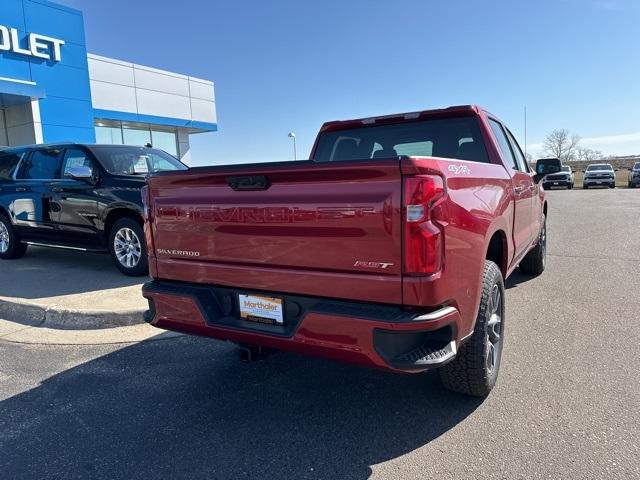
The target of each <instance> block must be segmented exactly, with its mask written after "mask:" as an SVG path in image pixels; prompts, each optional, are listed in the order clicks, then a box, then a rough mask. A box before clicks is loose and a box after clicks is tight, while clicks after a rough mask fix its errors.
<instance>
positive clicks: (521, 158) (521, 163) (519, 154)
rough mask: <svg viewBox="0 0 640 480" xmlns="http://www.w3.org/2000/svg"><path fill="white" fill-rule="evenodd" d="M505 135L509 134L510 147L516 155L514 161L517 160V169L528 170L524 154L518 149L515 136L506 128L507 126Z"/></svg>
mask: <svg viewBox="0 0 640 480" xmlns="http://www.w3.org/2000/svg"><path fill="white" fill-rule="evenodd" d="M507 135H508V136H509V142H510V143H511V149H512V150H513V153H515V155H516V162H518V170H522V171H523V172H530V170H529V164H528V163H527V159H526V158H524V154H523V153H522V150H521V149H520V145H518V142H517V141H516V137H514V136H513V134H512V133H511V132H510V131H509V129H508V128H507Z"/></svg>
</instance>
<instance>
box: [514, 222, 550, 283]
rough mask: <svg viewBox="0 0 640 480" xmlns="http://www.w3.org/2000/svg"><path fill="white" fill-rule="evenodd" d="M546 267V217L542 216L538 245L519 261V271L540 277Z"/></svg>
mask: <svg viewBox="0 0 640 480" xmlns="http://www.w3.org/2000/svg"><path fill="white" fill-rule="evenodd" d="M546 265H547V217H545V216H544V215H543V216H542V228H541V229H540V233H539V234H538V244H537V245H536V246H535V247H534V248H533V249H532V250H531V251H530V252H529V253H527V254H526V255H525V257H524V258H523V259H522V260H521V261H520V271H521V272H523V273H528V274H530V275H540V274H541V273H542V272H544V268H545V266H546Z"/></svg>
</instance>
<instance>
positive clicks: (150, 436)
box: [0, 337, 482, 479]
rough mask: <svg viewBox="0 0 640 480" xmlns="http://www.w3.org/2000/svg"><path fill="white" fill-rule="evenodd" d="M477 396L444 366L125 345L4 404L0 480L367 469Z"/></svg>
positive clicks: (464, 411) (332, 474) (460, 415)
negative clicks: (372, 365)
mask: <svg viewBox="0 0 640 480" xmlns="http://www.w3.org/2000/svg"><path fill="white" fill-rule="evenodd" d="M481 403H482V401H481V400H480V399H474V398H469V397H464V396H459V395H455V394H452V393H449V392H447V391H445V390H443V389H442V387H441V386H440V385H439V382H438V379H437V375H434V374H433V373H430V374H425V375H393V374H387V373H384V372H380V371H375V370H369V369H362V368H357V367H352V366H348V365H342V364H336V363H332V362H328V361H324V360H320V359H309V358H305V357H300V356H296V355H292V354H287V353H277V354H275V355H273V356H270V357H268V358H267V359H265V360H261V361H257V362H252V363H248V364H246V363H242V362H241V361H240V360H239V358H238V355H237V354H236V351H235V348H233V347H232V346H230V345H227V344H223V343H220V342H214V341H210V340H207V339H202V338H195V337H180V338H175V339H172V340H165V341H150V342H143V343H140V344H136V345H133V346H128V347H125V348H122V349H120V350H117V351H115V352H112V353H108V354H106V355H104V356H101V357H98V358H95V359H94V360H91V361H89V362H87V363H84V364H81V365H79V366H76V367H73V368H71V369H69V370H66V371H63V372H61V373H58V374H56V375H54V376H52V377H50V378H48V379H46V380H44V381H42V383H41V384H40V385H39V386H37V387H35V388H33V389H32V390H29V391H26V392H24V393H20V394H17V395H15V396H13V397H11V398H8V399H6V400H4V401H2V402H0V452H2V454H1V455H0V471H2V472H4V474H5V475H7V477H6V478H114V479H116V478H171V479H178V478H189V479H195V478H223V479H230V478H261V479H267V478H279V479H285V478H340V479H350V478H357V479H361V478H367V477H369V476H370V474H371V472H372V470H371V467H372V466H373V465H375V464H378V463H380V462H385V461H388V460H391V459H394V458H397V457H399V456H402V455H404V454H407V453H409V452H411V451H413V450H415V449H417V448H420V447H422V446H424V445H425V444H427V443H429V442H431V441H432V440H434V439H436V438H438V437H439V436H440V435H442V434H443V433H445V432H447V431H448V430H450V429H451V428H453V427H454V426H455V425H457V424H458V423H459V422H461V421H463V420H464V419H465V418H467V417H468V416H469V415H470V414H472V413H473V412H474V410H475V409H476V408H478V406H479V405H480V404H481Z"/></svg>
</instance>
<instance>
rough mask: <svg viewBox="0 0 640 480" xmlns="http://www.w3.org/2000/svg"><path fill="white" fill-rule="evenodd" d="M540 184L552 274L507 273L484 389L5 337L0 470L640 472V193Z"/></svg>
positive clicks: (198, 350) (279, 357)
mask: <svg viewBox="0 0 640 480" xmlns="http://www.w3.org/2000/svg"><path fill="white" fill-rule="evenodd" d="M548 198H549V202H550V212H549V242H550V245H549V258H548V267H547V271H546V272H545V273H544V274H543V275H542V276H541V277H538V278H528V277H525V276H523V275H521V274H519V273H517V272H516V273H515V274H514V275H513V276H512V277H511V278H510V279H509V280H508V282H507V286H508V291H507V320H506V321H507V324H506V328H507V331H506V342H507V343H506V345H505V350H504V357H503V362H502V370H501V373H500V378H499V380H498V385H497V386H496V388H495V389H494V391H493V392H492V393H491V395H490V396H489V397H488V398H487V399H486V400H484V401H480V400H477V399H470V398H466V397H461V396H457V395H454V394H451V393H448V392H446V391H444V390H442V389H441V387H440V386H439V384H438V381H437V375H435V374H433V373H429V374H426V375H418V376H396V375H392V374H387V373H381V372H378V371H373V370H365V369H361V368H356V367H351V366H348V365H342V364H336V363H331V362H327V361H324V360H320V359H312V358H305V357H301V356H296V355H292V354H287V353H277V354H275V355H273V356H271V357H268V358H267V359H264V360H261V361H259V362H254V363H249V364H245V363H242V362H241V361H240V360H239V358H238V356H237V355H236V354H235V351H234V350H235V349H234V347H232V346H230V345H227V344H223V343H218V342H214V341H210V340H207V339H201V338H193V337H179V338H173V339H168V340H161V341H150V342H141V343H136V344H130V345H126V346H123V345H117V346H116V345H101V346H38V345H21V344H15V343H7V342H2V340H0V358H1V359H2V361H1V362H0V472H3V473H2V476H3V477H4V478H29V479H32V478H189V479H197V478H221V479H229V478H260V479H266V478H279V479H283V478H326V479H334V478H341V479H342V478H354V479H359V478H369V477H371V478H394V479H396V478H456V479H461V478H465V479H466V478H468V479H477V478H508V479H515V478H522V479H525V478H526V479H531V478H575V479H585V478H608V479H612V478H619V479H631V478H640V428H639V425H640V382H639V381H638V371H639V370H640V356H639V355H638V353H639V350H638V345H639V343H640V323H639V322H638V318H639V314H638V312H640V295H639V293H640V273H639V272H640V190H617V189H616V190H588V191H582V190H578V191H576V190H574V191H553V192H550V193H549V194H548Z"/></svg>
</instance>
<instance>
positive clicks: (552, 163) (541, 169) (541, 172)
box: [533, 158, 562, 183]
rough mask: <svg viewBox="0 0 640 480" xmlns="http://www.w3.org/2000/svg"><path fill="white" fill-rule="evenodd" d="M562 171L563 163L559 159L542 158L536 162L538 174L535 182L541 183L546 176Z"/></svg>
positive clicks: (534, 177) (534, 178) (534, 179)
mask: <svg viewBox="0 0 640 480" xmlns="http://www.w3.org/2000/svg"><path fill="white" fill-rule="evenodd" d="M561 170H562V162H561V161H560V159H559V158H541V159H539V160H538V161H537V162H536V174H535V175H534V176H533V181H534V182H536V183H540V180H542V179H543V178H544V177H545V176H546V175H550V174H552V173H558V172H559V171H561Z"/></svg>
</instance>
